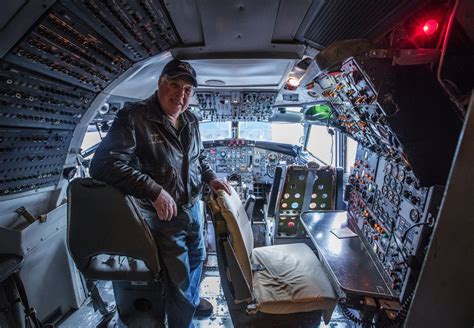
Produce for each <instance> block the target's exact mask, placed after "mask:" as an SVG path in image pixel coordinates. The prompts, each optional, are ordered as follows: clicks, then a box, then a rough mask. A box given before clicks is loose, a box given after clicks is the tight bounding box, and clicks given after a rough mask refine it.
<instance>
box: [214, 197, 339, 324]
mask: <svg viewBox="0 0 474 328" xmlns="http://www.w3.org/2000/svg"><path fill="white" fill-rule="evenodd" d="M209 205H210V208H211V210H212V212H213V219H214V225H215V233H216V244H217V257H218V264H219V271H220V276H221V282H222V285H223V289H224V294H225V297H226V300H227V303H228V306H229V309H230V312H231V316H232V319H233V321H234V324H235V325H237V326H239V325H241V326H246V327H252V326H255V327H258V326H262V325H264V326H267V327H289V326H294V325H295V322H296V321H295V320H298V321H297V322H298V325H300V326H304V325H303V324H302V323H305V322H306V323H308V326H311V325H312V326H315V324H317V323H319V322H320V319H321V315H322V316H323V318H324V321H325V322H326V323H328V322H329V321H330V319H331V315H332V312H333V310H334V308H335V306H336V302H337V296H336V294H335V292H334V290H333V288H332V286H331V284H330V282H329V279H328V277H327V276H326V274H325V272H324V269H323V267H322V265H321V263H320V262H319V260H318V258H317V257H316V255H315V254H314V253H313V251H312V250H311V249H310V248H309V247H308V246H307V245H306V244H303V243H294V244H283V245H274V246H264V247H258V248H254V245H253V240H254V239H253V233H252V229H251V222H250V220H249V218H248V216H247V213H246V211H245V208H244V206H243V205H242V203H241V200H240V199H239V196H238V195H237V193H236V192H235V190H234V189H232V194H231V195H230V196H229V195H228V194H227V193H225V192H224V191H218V193H217V195H213V196H212V197H211V199H210V202H209Z"/></svg>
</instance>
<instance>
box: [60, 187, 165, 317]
mask: <svg viewBox="0 0 474 328" xmlns="http://www.w3.org/2000/svg"><path fill="white" fill-rule="evenodd" d="M67 240H68V247H69V251H70V254H71V257H72V258H73V260H74V262H75V264H76V266H77V268H78V270H79V271H80V272H81V273H82V274H83V276H84V277H85V279H86V280H87V281H88V282H90V281H97V280H108V281H112V285H113V289H114V295H115V301H116V306H117V309H118V312H119V315H120V318H121V319H122V320H124V321H127V319H128V318H129V317H131V316H132V315H134V314H137V313H143V312H146V313H147V315H148V314H151V315H152V316H153V317H154V318H155V319H157V320H159V321H162V322H164V316H165V314H164V313H165V312H164V302H163V297H162V295H163V285H162V283H161V280H160V261H159V257H158V250H157V247H156V244H155V241H154V239H153V236H152V234H151V232H150V230H149V228H148V225H147V224H146V222H145V220H144V219H143V218H142V216H141V214H140V212H139V211H138V209H137V208H136V206H135V204H134V201H133V199H132V198H131V197H130V196H126V195H124V194H122V193H121V192H120V191H119V190H117V189H115V188H113V187H111V186H108V185H106V184H104V183H102V182H99V181H96V180H93V179H91V178H78V179H74V180H73V181H72V182H71V183H70V184H69V187H68V238H67ZM88 285H89V284H88ZM91 292H92V293H93V291H91ZM93 296H94V295H92V297H93ZM94 306H95V305H94ZM101 312H102V311H101Z"/></svg>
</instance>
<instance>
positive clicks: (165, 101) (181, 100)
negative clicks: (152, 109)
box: [158, 76, 194, 116]
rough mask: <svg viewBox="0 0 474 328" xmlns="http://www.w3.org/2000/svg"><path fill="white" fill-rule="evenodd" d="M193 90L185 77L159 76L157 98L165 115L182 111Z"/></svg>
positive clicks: (187, 103)
mask: <svg viewBox="0 0 474 328" xmlns="http://www.w3.org/2000/svg"><path fill="white" fill-rule="evenodd" d="M193 92H194V88H193V85H192V84H191V83H190V82H189V81H188V80H187V79H186V78H180V77H176V78H171V77H168V76H162V77H161V78H160V82H159V88H158V99H159V100H160V104H161V107H163V110H164V112H165V113H166V115H170V116H178V115H179V114H181V113H183V112H184V111H185V110H186V109H187V108H188V105H189V101H190V99H191V97H192V96H193Z"/></svg>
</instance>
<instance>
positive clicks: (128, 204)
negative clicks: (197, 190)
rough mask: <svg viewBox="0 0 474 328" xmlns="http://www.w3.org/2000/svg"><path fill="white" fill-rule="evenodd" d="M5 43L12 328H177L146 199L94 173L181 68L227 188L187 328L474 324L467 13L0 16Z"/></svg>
mask: <svg viewBox="0 0 474 328" xmlns="http://www.w3.org/2000/svg"><path fill="white" fill-rule="evenodd" d="M0 40H1V42H0V173H1V174H0V279H1V280H0V327H1V328H3V327H15V328H16V327H36V328H38V327H64V328H66V327H166V319H165V318H164V317H163V302H165V301H166V300H164V299H163V293H162V288H161V287H160V283H161V282H160V279H159V277H160V272H161V267H160V259H159V256H158V255H157V249H156V246H155V244H154V242H153V238H152V237H151V236H150V232H149V230H148V228H147V227H146V224H145V223H144V222H145V221H144V220H143V218H142V217H141V214H140V213H139V211H138V210H137V207H136V206H135V201H136V199H134V198H133V197H131V196H129V195H124V194H123V193H122V192H120V190H117V189H115V188H113V186H108V185H105V184H104V183H101V182H98V181H95V180H93V179H91V178H90V173H89V167H90V163H91V159H92V158H93V156H94V153H95V151H96V149H97V148H98V146H99V144H100V142H101V140H102V139H103V138H104V137H105V136H106V135H107V133H108V132H109V130H110V128H111V125H112V123H113V122H114V119H115V118H116V115H117V113H119V112H120V111H121V110H123V109H124V108H127V106H130V104H132V103H135V102H140V101H143V100H145V99H147V98H148V97H150V96H151V95H153V93H154V92H156V90H157V87H158V80H159V78H160V73H161V71H162V70H163V67H164V66H165V65H166V64H167V63H168V62H169V61H170V60H172V59H178V60H181V61H185V62H187V63H189V64H191V65H192V67H193V68H194V69H195V71H196V74H197V87H195V88H194V91H193V94H192V98H191V101H190V104H189V107H188V109H187V110H188V111H190V112H191V113H193V114H194V116H195V117H196V118H197V119H198V121H199V130H200V134H201V138H202V147H203V154H204V155H206V158H207V161H208V163H209V164H210V166H211V168H212V169H213V170H214V172H215V173H216V175H217V177H218V178H219V179H222V180H225V181H227V182H228V184H229V185H231V186H232V189H233V192H232V194H231V195H223V194H215V193H213V192H212V191H211V190H210V189H209V188H208V187H207V188H205V190H204V192H203V195H202V199H201V200H200V201H201V204H202V211H203V216H204V218H205V221H206V226H207V227H206V248H207V254H208V255H207V259H206V262H205V274H204V277H203V281H202V283H201V290H202V294H204V295H208V296H210V297H211V298H210V299H211V301H212V303H213V305H214V313H213V314H212V315H211V317H210V318H204V319H203V318H195V319H194V324H195V326H197V327H472V326H473V325H474V306H473V302H472V295H473V294H474V283H473V279H472V277H474V264H473V259H474V247H473V241H472V238H471V234H472V231H473V229H474V220H473V215H472V212H470V210H471V209H470V207H469V206H468V205H469V203H470V201H472V200H473V199H474V187H473V186H474V173H473V170H472V166H473V165H472V163H473V161H474V113H473V110H474V93H473V90H474V83H473V82H474V78H473V76H474V2H473V1H470V0H384V1H370V0H354V1H344V0H333V1H329V0H297V1H289V0H259V1H256V0H253V1H252V0H234V1H215V0H195V1H187V0H139V1H130V0H120V1H117V0H103V1H99V0H34V1H28V0H24V1H10V0H7V1H4V2H3V3H2V13H1V14H0ZM469 163H471V164H469ZM302 244H303V245H305V246H304V248H303V246H301V245H302ZM298 270H302V271H301V272H303V271H305V270H306V271H305V272H306V273H305V277H307V279H306V278H305V279H306V280H304V281H299V282H297V283H296V284H297V287H298V288H295V290H293V289H292V288H291V287H289V286H290V285H291V284H290V282H288V281H287V280H285V279H296V278H294V277H295V276H292V274H297V273H298V272H299V271H298ZM308 270H309V273H308ZM280 273H281V274H282V276H280V275H279V274H280ZM283 273H284V274H283ZM288 277H290V278H288ZM275 286H276V287H275ZM206 293H207V294H206ZM104 299H105V301H106V302H104ZM101 302H102V303H101ZM101 304H102V305H104V304H106V305H107V306H105V307H102V308H101Z"/></svg>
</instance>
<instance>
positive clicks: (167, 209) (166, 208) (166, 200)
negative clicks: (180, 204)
mask: <svg viewBox="0 0 474 328" xmlns="http://www.w3.org/2000/svg"><path fill="white" fill-rule="evenodd" d="M153 207H154V208H155V210H156V213H158V218H159V219H160V220H161V221H169V220H171V219H172V218H173V217H175V216H177V215H178V208H177V207H176V202H175V201H174V199H173V197H171V195H170V194H168V192H167V191H166V190H164V189H162V190H161V192H160V195H159V196H158V198H157V199H156V200H155V201H154V202H153Z"/></svg>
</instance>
